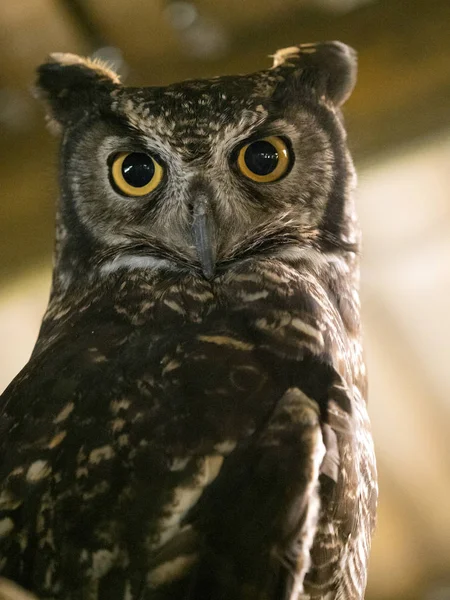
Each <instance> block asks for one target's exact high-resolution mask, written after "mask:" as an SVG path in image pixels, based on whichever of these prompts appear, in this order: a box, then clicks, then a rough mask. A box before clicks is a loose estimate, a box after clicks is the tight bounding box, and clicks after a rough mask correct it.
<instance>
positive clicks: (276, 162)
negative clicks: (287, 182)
mask: <svg viewBox="0 0 450 600" xmlns="http://www.w3.org/2000/svg"><path fill="white" fill-rule="evenodd" d="M290 162H291V160H290V155H289V150H288V148H287V146H286V144H285V142H284V141H283V140H282V139H281V138H279V137H276V136H270V137H266V138H263V139H261V140H256V141H255V142H251V143H250V144H246V145H245V146H243V147H242V148H241V150H240V151H239V155H238V159H237V164H238V167H239V170H240V171H241V173H242V174H243V175H245V177H248V179H251V180H252V181H257V182H259V183H270V182H272V181H277V180H278V179H280V178H281V177H283V175H285V173H286V172H287V170H288V167H289V165H290Z"/></svg>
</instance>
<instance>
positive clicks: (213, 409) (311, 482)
mask: <svg viewBox="0 0 450 600" xmlns="http://www.w3.org/2000/svg"><path fill="white" fill-rule="evenodd" d="M302 48H303V50H302ZM322 54H323V56H321V55H322ZM351 59H352V55H351V54H349V51H348V49H347V48H346V47H345V46H342V45H340V44H337V43H331V44H325V45H319V46H304V47H302V46H300V47H296V48H293V49H290V50H289V52H287V53H286V52H283V53H278V54H277V55H276V60H275V63H276V64H275V67H274V68H273V69H272V70H269V71H265V72H261V73H258V74H255V75H253V76H241V77H236V78H218V79H216V80H210V81H198V82H197V81H196V82H187V83H183V84H177V85H174V86H170V87H169V88H141V89H129V88H122V87H121V86H120V84H119V83H118V81H117V79H116V78H115V76H114V74H112V73H110V72H109V71H107V70H105V69H104V68H103V67H101V66H98V65H96V64H91V63H89V62H87V61H83V60H82V59H79V58H77V57H73V56H69V57H68V56H67V55H63V56H62V57H61V56H58V57H56V58H54V61H53V62H51V63H48V64H47V65H44V66H43V67H42V68H41V72H40V79H39V86H40V89H41V90H42V92H43V93H44V95H45V96H46V98H47V101H48V102H49V104H50V107H51V114H52V118H53V119H54V120H55V121H56V122H57V124H58V126H59V128H61V129H62V131H63V141H62V150H61V156H62V163H63V164H62V177H61V202H60V209H59V215H58V234H57V249H56V261H55V271H54V279H53V288H52V294H51V298H50V302H49V307H48V310H47V313H46V315H45V317H44V321H43V324H42V328H41V331H40V335H39V339H38V341H37V344H36V347H35V350H34V352H33V355H32V357H31V359H30V362H29V363H28V365H27V366H26V367H25V369H24V370H23V371H22V372H21V373H20V374H19V376H18V377H17V378H16V379H15V380H14V381H13V382H12V384H11V385H10V386H9V388H8V389H7V390H6V391H5V393H4V394H3V396H2V399H1V404H0V410H1V426H2V431H3V432H4V433H3V434H2V446H1V464H0V501H1V504H0V510H1V511H2V512H1V513H0V530H1V531H2V537H0V574H1V575H2V576H4V577H6V578H9V579H10V580H12V581H14V582H16V583H18V584H20V585H21V586H23V587H25V588H26V589H29V590H31V591H32V592H34V593H35V594H36V595H37V596H38V597H40V598H55V599H56V598H58V599H60V598H61V599H63V598H64V600H72V599H73V600H75V599H77V600H85V599H88V598H89V599H95V600H97V599H98V600H103V599H106V598H108V599H109V600H115V599H119V598H120V599H122V598H123V599H127V600H128V599H129V600H134V599H148V600H153V599H158V600H159V599H161V600H163V599H165V598H171V599H174V600H175V599H178V598H180V599H190V598H192V599H194V598H195V599H197V600H199V599H202V598H205V599H206V598H210V599H212V600H214V599H217V600H219V599H230V598H235V599H236V600H238V599H242V600H244V599H245V600H253V599H257V598H258V599H260V598H264V599H267V600H269V599H270V600H272V599H274V600H275V599H277V600H278V599H282V598H285V599H292V600H294V599H296V598H299V597H300V596H301V594H304V595H305V597H306V598H310V599H311V600H312V599H315V600H318V599H320V598H330V599H331V598H336V599H339V598H346V599H353V598H354V599H360V598H362V597H363V594H364V587H365V581H366V562H367V556H368V551H369V545H370V535H371V531H372V529H373V522H374V511H375V502H376V475H375V464H374V458H373V448H372V442H371V438H370V428H369V423H368V418H367V412H366V406H365V373H364V365H363V360H362V356H361V345H360V344H361V342H360V327H359V305H358V298H357V285H358V272H357V244H358V233H357V229H356V225H355V220H354V215H353V207H352V203H351V187H352V174H353V171H352V166H351V161H350V158H349V156H348V153H347V150H346V147H345V133H344V130H343V127H342V122H341V118H340V115H339V113H338V108H337V106H338V105H339V104H340V103H341V102H342V101H343V98H344V97H345V96H346V95H347V93H348V89H349V87H351V81H350V80H351V79H352V76H351V75H349V74H348V72H347V71H348V70H349V69H350V68H353V67H352V61H351ZM277 61H278V63H277ZM342 63H344V66H343V64H342ZM346 65H347V70H346V69H345V68H344V67H345V66H346ZM327 69H328V70H327ZM330 72H331V73H332V75H333V77H331V76H330ZM323 73H325V74H326V77H325V78H323ZM349 81H350V83H349ZM72 94H75V96H76V101H75V100H73V101H72V100H71V96H72ZM298 96H299V97H300V99H299V98H298ZM261 140H262V141H263V143H262V145H261V142H260V141H261ZM278 140H281V141H278ZM253 143H255V144H257V145H256V146H255V147H254V148H256V150H257V152H256V151H255V152H254V155H255V156H256V158H255V156H253V157H252V155H251V152H250V153H248V148H249V147H250V146H251V145H252V144H253ZM258 144H259V145H258ZM267 144H269V145H270V144H272V145H273V146H274V147H275V148H276V150H277V152H275V153H272V154H270V152H269V150H270V148H269V146H268V145H267ZM277 144H279V145H277ZM268 148H269V150H268ZM144 150H145V152H144ZM130 153H131V154H132V156H134V159H136V157H135V155H136V154H139V156H141V155H143V154H145V155H147V153H148V155H149V156H151V157H152V161H153V162H147V163H145V164H144V163H142V159H141V158H139V157H138V159H136V160H135V162H134V163H131V162H130V160H129V156H130ZM133 153H134V154H133ZM283 154H285V156H286V157H287V160H288V162H287V163H286V167H285V168H284V167H283V168H284V171H283V172H282V175H281V176H280V178H279V179H276V180H274V181H272V182H267V183H266V182H264V181H262V180H261V179H259V180H253V179H251V176H252V175H251V173H250V174H248V173H247V171H246V170H245V169H247V168H249V167H248V165H250V166H253V167H254V165H255V164H256V165H257V164H261V163H257V162H255V161H256V160H257V159H258V160H262V159H261V156H262V158H263V159H264V160H265V161H266V163H264V164H265V165H267V164H268V163H267V161H269V163H270V161H271V160H273V157H274V156H278V162H277V163H276V167H274V169H272V171H270V168H271V164H269V167H266V166H263V167H261V169H260V172H259V173H257V175H258V177H259V178H263V177H269V178H270V177H271V176H272V174H273V173H274V172H276V169H279V172H281V170H280V167H279V163H280V156H281V155H283ZM242 156H244V158H243V159H242ZM246 156H247V159H246V158H245V157H246ZM118 157H119V158H118ZM155 157H157V158H155ZM248 157H250V159H251V160H250V159H249V158H248ZM117 160H120V161H122V162H121V165H124V164H125V167H123V166H122V169H121V171H120V172H119V175H118V176H119V177H122V175H123V174H126V167H127V165H128V164H131V166H132V171H133V170H134V174H133V173H132V176H131V177H128V180H127V181H125V183H124V182H123V181H122V180H116V179H115V178H116V176H117V169H116V170H115V166H114V165H115V164H116V162H115V161H117ZM127 160H128V163H127V162H125V161H127ZM242 160H244V162H245V161H247V162H245V164H244V166H242V165H241V162H242ZM252 160H253V162H252ZM139 161H140V162H139ZM240 161H241V162H240ZM274 164H275V163H274ZM136 165H138V166H137V167H136ZM143 165H144V166H143ZM272 166H273V165H272ZM256 168H259V167H258V166H257V167H255V169H256ZM239 169H241V171H239ZM264 170H265V171H268V173H266V172H263V171H264ZM143 172H144V176H143V175H142V173H143ZM149 173H150V175H149ZM245 173H247V175H245V176H244V177H243V174H245ZM142 177H147V179H149V182H148V183H144V185H150V187H149V188H147V189H148V190H149V191H147V192H146V193H145V194H141V192H140V191H139V190H140V189H141V188H142V187H143V186H139V185H138V186H134V184H136V183H138V184H140V183H142V181H143V180H142ZM155 178H156V179H158V178H159V181H158V184H157V187H155V188H154V189H153V188H151V186H152V185H153V183H152V182H154V181H155V180H156V179H155ZM247 179H248V181H247ZM145 181H147V180H145ZM130 182H131V183H130ZM131 184H133V186H134V187H135V188H136V189H137V190H138V193H136V196H135V197H134V196H132V195H131V192H130V190H131V188H130V187H129V186H130V185H131ZM124 190H125V191H126V192H127V194H125V193H124ZM138 194H140V195H138ZM24 415H26V417H25V416H24Z"/></svg>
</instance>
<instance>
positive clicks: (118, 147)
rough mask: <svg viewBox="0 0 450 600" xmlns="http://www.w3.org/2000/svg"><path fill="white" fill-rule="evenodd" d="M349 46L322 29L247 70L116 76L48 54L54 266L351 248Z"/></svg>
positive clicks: (41, 73) (205, 269) (75, 273)
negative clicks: (174, 76)
mask: <svg viewBox="0 0 450 600" xmlns="http://www.w3.org/2000/svg"><path fill="white" fill-rule="evenodd" d="M355 78H356V58H355V53H354V52H353V51H352V50H351V49H350V48H349V47H348V46H345V45H344V44H341V43H339V42H328V43H321V44H307V45H300V46H294V47H292V48H286V49H284V50H280V51H278V52H277V53H276V54H275V55H274V64H273V67H272V68H270V69H267V70H263V71H259V72H256V73H254V74H251V75H238V76H225V77H217V78H214V79H201V80H190V81H184V82H181V83H176V84H173V85H169V86H167V87H139V88H138V87H124V86H123V85H121V83H120V80H119V77H118V76H117V75H116V74H115V73H114V72H112V71H111V70H109V69H108V68H107V67H105V66H104V65H102V64H101V63H98V62H95V61H91V60H89V59H84V58H81V57H79V56H75V55H72V54H53V55H51V57H50V59H49V61H48V62H46V63H45V64H43V65H42V66H41V67H40V68H39V70H38V82H37V90H38V93H39V95H40V96H41V97H43V98H44V99H45V101H46V103H47V105H48V107H49V118H50V121H51V123H52V125H53V126H54V127H55V128H56V129H57V130H58V131H59V132H61V135H62V143H61V167H60V185H61V195H60V209H59V219H58V221H59V244H58V256H57V269H59V270H60V272H62V273H64V274H65V276H66V278H69V279H70V278H71V277H72V278H73V277H77V278H82V277H83V274H86V273H89V274H90V275H92V274H94V275H98V276H100V275H102V274H103V275H104V274H105V273H108V272H111V271H116V270H119V269H135V268H164V269H170V270H191V271H193V272H195V273H198V274H199V275H200V276H203V277H205V278H206V279H212V278H214V277H215V275H216V274H219V273H220V272H221V271H223V270H224V269H227V268H229V266H230V265H232V264H234V263H236V262H238V261H243V260H248V259H254V258H255V256H259V255H264V256H279V257H282V258H283V259H284V260H288V261H290V260H296V257H297V258H298V256H300V255H301V253H302V252H304V251H305V250H308V249H316V250H319V251H320V252H321V253H324V252H327V251H338V252H345V251H347V250H348V249H349V248H350V249H351V248H352V243H351V242H352V215H351V211H350V210H349V190H350V188H351V186H352V180H353V168H352V164H351V160H350V157H349V154H348V151H347V147H346V141H345V138H346V136H345V131H344V128H343V124H342V118H341V113H340V106H341V105H342V104H343V102H344V101H345V100H346V99H347V97H348V96H349V95H350V93H351V91H352V89H353V86H354V83H355Z"/></svg>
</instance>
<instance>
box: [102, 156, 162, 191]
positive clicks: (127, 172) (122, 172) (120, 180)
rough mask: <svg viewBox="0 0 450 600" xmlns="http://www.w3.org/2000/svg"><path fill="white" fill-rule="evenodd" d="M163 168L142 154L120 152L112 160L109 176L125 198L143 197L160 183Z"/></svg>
mask: <svg viewBox="0 0 450 600" xmlns="http://www.w3.org/2000/svg"><path fill="white" fill-rule="evenodd" d="M163 173H164V171H163V168H162V167H161V165H160V164H158V163H157V162H156V160H155V159H154V158H153V157H151V156H149V155H148V154H144V153H143V152H121V153H120V154H118V155H117V156H116V157H115V158H114V162H113V164H112V166H111V176H112V180H113V182H114V184H115V185H116V187H117V188H118V190H119V191H120V192H122V193H123V194H125V195H126V196H145V195H146V194H149V193H150V192H152V191H153V190H154V189H155V188H156V187H157V186H158V185H159V184H160V183H161V180H162V176H163Z"/></svg>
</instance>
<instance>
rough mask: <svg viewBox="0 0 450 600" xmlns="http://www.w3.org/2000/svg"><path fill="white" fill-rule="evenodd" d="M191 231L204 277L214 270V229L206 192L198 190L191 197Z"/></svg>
mask: <svg viewBox="0 0 450 600" xmlns="http://www.w3.org/2000/svg"><path fill="white" fill-rule="evenodd" d="M192 232H193V237H194V244H195V249H196V251H197V257H198V260H199V262H200V265H201V267H202V271H203V275H204V276H205V278H206V279H212V278H213V277H214V273H215V270H216V230H215V223H214V217H213V214H212V211H211V205H210V202H209V197H208V194H206V193H205V192H204V191H198V192H197V193H196V194H195V196H194V199H193V220H192Z"/></svg>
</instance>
